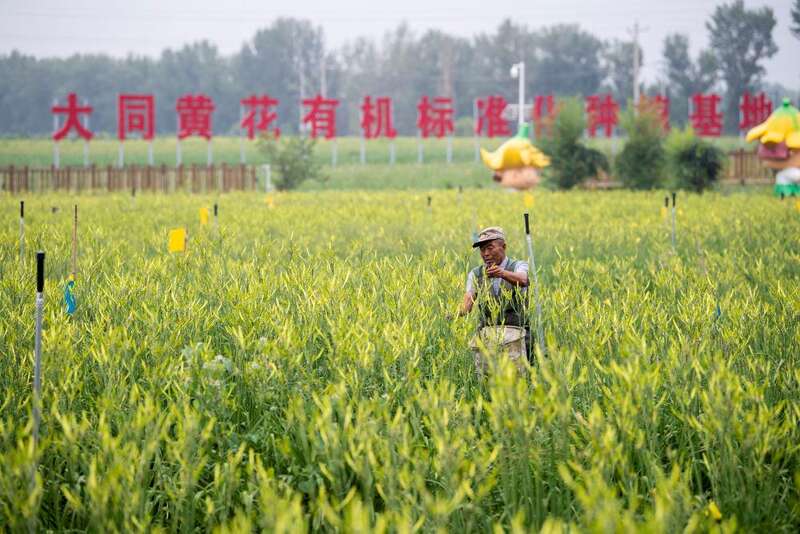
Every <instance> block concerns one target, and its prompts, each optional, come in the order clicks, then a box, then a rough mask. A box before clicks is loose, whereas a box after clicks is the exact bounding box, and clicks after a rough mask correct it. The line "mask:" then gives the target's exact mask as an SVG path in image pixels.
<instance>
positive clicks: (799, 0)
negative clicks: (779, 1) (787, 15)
mask: <svg viewBox="0 0 800 534" xmlns="http://www.w3.org/2000/svg"><path fill="white" fill-rule="evenodd" d="M791 30H792V35H794V36H795V37H797V38H798V39H800V0H794V6H792V26H791Z"/></svg>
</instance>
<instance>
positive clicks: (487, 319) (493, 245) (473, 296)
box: [459, 226, 531, 375]
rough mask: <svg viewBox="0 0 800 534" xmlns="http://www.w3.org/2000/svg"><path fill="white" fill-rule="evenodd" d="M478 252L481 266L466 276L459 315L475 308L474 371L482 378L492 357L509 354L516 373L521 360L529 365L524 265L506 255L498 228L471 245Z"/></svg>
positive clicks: (525, 266)
mask: <svg viewBox="0 0 800 534" xmlns="http://www.w3.org/2000/svg"><path fill="white" fill-rule="evenodd" d="M472 247H473V248H480V252H481V259H482V260H483V265H479V266H478V267H475V268H474V269H472V270H471V271H470V272H469V274H468V275H467V287H466V292H465V293H464V301H463V302H462V303H461V310H460V312H459V315H466V314H468V313H469V312H470V311H472V308H473V306H474V305H475V304H476V303H477V305H478V313H479V317H478V321H479V322H478V333H477V335H476V336H475V337H474V338H473V340H472V342H471V343H470V346H471V347H472V349H473V351H474V353H475V369H476V371H477V372H478V374H479V375H483V374H484V373H485V372H486V370H487V367H488V365H489V358H490V357H491V356H492V355H493V354H497V353H498V352H500V353H508V357H509V358H510V359H511V360H512V361H513V362H514V363H515V365H516V366H517V368H518V369H520V370H524V369H525V363H524V361H523V360H522V358H528V361H530V347H531V334H530V324H529V321H528V307H527V293H526V290H527V287H528V264H527V262H524V261H520V260H515V259H512V258H509V257H508V256H507V255H506V236H505V233H504V232H503V229H502V228H500V227H497V226H491V227H489V228H485V229H484V230H482V231H481V232H480V234H478V239H477V240H476V241H475V242H474V243H473V244H472Z"/></svg>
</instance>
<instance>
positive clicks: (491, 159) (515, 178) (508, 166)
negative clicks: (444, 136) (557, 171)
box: [481, 124, 550, 189]
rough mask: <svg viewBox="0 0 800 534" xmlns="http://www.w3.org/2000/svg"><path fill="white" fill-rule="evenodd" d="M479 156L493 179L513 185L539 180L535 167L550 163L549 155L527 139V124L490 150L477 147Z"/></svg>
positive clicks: (527, 185) (532, 184) (525, 185)
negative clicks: (496, 147) (489, 170)
mask: <svg viewBox="0 0 800 534" xmlns="http://www.w3.org/2000/svg"><path fill="white" fill-rule="evenodd" d="M481 159H482V160H483V163H484V165H486V166H487V167H489V169H491V170H492V172H493V176H492V178H493V179H494V180H495V181H496V182H499V183H500V185H502V186H504V187H511V188H514V189H530V188H532V187H535V186H536V185H537V184H538V183H539V173H538V172H537V171H538V169H541V168H543V167H547V166H548V165H550V159H549V158H548V157H547V156H545V155H544V154H543V153H542V151H540V150H539V149H538V148H536V147H535V146H533V144H532V143H531V141H530V139H529V136H528V125H527V124H523V125H522V126H520V128H519V131H518V132H517V135H515V136H514V137H512V138H511V139H508V140H507V141H506V142H505V143H503V144H502V145H500V147H499V148H498V149H497V150H495V151H494V152H489V151H488V150H486V149H483V148H481Z"/></svg>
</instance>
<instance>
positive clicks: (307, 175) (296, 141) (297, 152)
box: [259, 135, 326, 191]
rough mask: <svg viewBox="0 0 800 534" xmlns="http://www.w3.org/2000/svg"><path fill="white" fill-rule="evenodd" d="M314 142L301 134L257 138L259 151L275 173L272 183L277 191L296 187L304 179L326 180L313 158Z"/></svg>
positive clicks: (320, 166) (318, 164) (314, 140)
mask: <svg viewBox="0 0 800 534" xmlns="http://www.w3.org/2000/svg"><path fill="white" fill-rule="evenodd" d="M316 142H317V141H316V139H312V138H310V137H301V136H294V137H288V136H284V137H281V138H279V139H276V138H275V137H274V136H270V135H264V136H262V137H261V138H260V139H259V146H260V148H261V151H262V152H263V153H264V154H265V156H266V158H267V161H268V162H269V164H270V165H271V166H272V168H273V169H274V170H275V171H276V173H277V176H276V177H275V179H274V182H273V183H274V185H275V187H276V188H277V189H278V191H286V190H290V189H297V187H298V186H299V185H300V184H301V183H303V182H304V181H306V180H317V181H325V180H326V178H325V177H323V175H322V165H321V164H320V163H319V162H318V161H317V160H316V159H315V158H314V145H315V144H316Z"/></svg>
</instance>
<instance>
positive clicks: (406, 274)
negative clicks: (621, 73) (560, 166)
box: [0, 145, 800, 533]
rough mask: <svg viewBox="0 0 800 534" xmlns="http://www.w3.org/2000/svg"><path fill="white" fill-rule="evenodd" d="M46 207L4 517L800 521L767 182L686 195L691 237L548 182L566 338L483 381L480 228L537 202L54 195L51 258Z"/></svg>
mask: <svg viewBox="0 0 800 534" xmlns="http://www.w3.org/2000/svg"><path fill="white" fill-rule="evenodd" d="M4 146H7V145H4ZM4 150H5V149H4ZM4 154H7V152H4ZM45 156H46V154H45ZM4 157H5V156H4ZM6 162H7V160H6ZM428 194H430V195H431V200H432V202H431V206H430V208H428V206H427V196H428ZM18 200H19V198H16V197H9V196H2V197H0V244H1V245H2V247H0V260H2V261H0V286H1V287H0V530H3V531H25V530H36V531H50V530H53V531H76V530H90V531H94V532H114V531H119V532H130V531H148V532H149V531H156V530H164V531H169V532H190V531H206V530H215V531H218V532H231V531H237V532H241V531H245V532H248V531H254V530H263V531H266V532H273V531H278V532H281V531H290V532H305V531H307V530H309V529H313V530H324V531H343V532H364V531H368V530H375V531H381V532H415V531H422V532H432V531H437V532H447V531H454V532H473V531H481V532H486V531H492V530H493V529H495V530H497V529H504V530H513V531H515V532H526V531H531V530H540V529H541V530H542V531H545V532H551V533H556V532H567V531H591V532H628V531H643V532H664V533H672V532H680V531H686V532H707V531H712V530H713V529H716V528H720V529H721V531H734V530H737V529H739V530H742V531H748V532H765V531H766V532H797V531H798V530H799V529H800V361H799V360H798V358H800V241H798V238H797V236H798V235H800V210H798V209H797V208H796V206H795V204H794V202H791V203H790V202H789V201H784V202H781V201H779V200H777V199H775V198H773V197H772V196H771V194H770V192H769V191H768V190H767V189H763V190H757V189H756V190H748V191H739V192H733V193H730V192H727V193H725V192H712V193H707V194H705V195H702V196H698V195H679V197H678V213H677V241H676V247H675V248H674V249H673V247H672V245H671V240H670V229H669V222H668V220H667V219H666V218H665V216H664V214H662V213H661V206H662V201H663V192H652V193H633V192H623V191H616V192H610V193H602V194H599V193H590V192H569V193H557V192H537V193H536V194H535V204H534V207H533V209H532V213H533V221H534V225H533V229H534V245H535V251H536V262H537V265H538V268H539V271H538V274H539V280H540V285H541V295H542V307H543V325H544V331H545V332H546V340H547V349H548V352H547V355H546V356H545V355H542V354H538V355H537V358H536V361H535V363H534V365H533V366H532V367H531V368H530V370H529V372H528V374H527V375H526V376H524V375H523V376H520V375H518V374H517V372H516V370H515V369H514V368H513V366H510V365H508V364H507V362H506V361H505V360H503V359H502V358H500V359H498V364H499V365H498V368H497V369H496V370H495V372H493V373H492V374H491V375H490V376H488V377H487V378H486V379H483V380H481V379H478V378H477V377H476V376H475V372H474V366H473V362H472V355H471V352H470V349H469V347H468V343H469V340H470V338H471V336H472V334H473V333H474V329H475V317H474V316H472V317H465V318H455V319H452V318H450V317H449V314H451V313H452V312H454V311H455V310H456V308H457V305H458V303H459V302H460V300H461V297H462V295H463V291H464V281H465V275H466V272H467V269H468V268H469V267H470V266H474V265H476V264H477V263H478V262H479V258H478V256H477V254H475V253H474V252H473V250H472V249H471V247H470V239H471V238H470V235H471V232H472V231H473V230H474V228H475V227H476V226H477V225H483V226H486V225H489V224H499V225H501V226H503V227H505V229H506V230H507V233H508V236H509V252H510V255H512V256H514V257H525V256H526V252H525V241H524V235H523V228H522V213H523V211H524V209H525V208H524V206H523V198H522V196H521V195H520V194H510V193H506V192H503V191H499V190H497V189H483V190H477V189H466V190H465V191H464V193H463V196H462V195H460V194H459V193H458V191H457V190H455V189H451V190H446V189H440V190H435V191H432V192H430V193H429V192H428V191H426V190H418V191H416V192H414V191H383V192H366V191H349V192H348V191H314V192H308V191H301V192H293V193H286V194H277V195H275V196H274V197H273V200H272V202H271V204H270V203H268V202H265V196H264V195H263V194H244V193H237V194H229V195H224V196H220V197H204V196H199V195H196V196H188V195H183V194H177V195H163V196H155V195H148V194H143V195H137V196H136V198H135V199H132V198H131V197H130V196H128V195H110V196H101V195H84V196H68V195H51V194H48V195H30V196H28V197H27V198H26V199H25V200H26V217H25V224H26V226H25V254H24V258H23V260H20V258H19V221H18V212H17V210H18ZM74 202H77V204H78V206H79V213H80V222H79V255H78V276H77V286H76V295H77V303H78V306H77V311H76V313H75V314H74V315H72V316H69V315H67V314H66V313H65V307H64V302H63V290H64V284H65V281H66V278H67V275H68V273H69V270H70V267H69V264H70V246H71V237H70V236H71V228H72V223H71V210H72V204H73V203H74ZM214 202H218V203H219V207H220V212H219V213H220V215H219V225H218V227H215V226H214V225H213V223H212V224H210V225H208V226H200V224H199V219H198V209H199V208H201V207H209V206H211V205H212V204H213V203H214ZM53 208H57V210H54V209H53ZM178 226H185V227H186V228H187V229H188V232H189V240H188V249H187V251H186V252H185V253H177V254H169V253H168V252H167V233H168V231H169V229H171V228H174V227H178ZM37 249H41V250H45V251H46V254H47V260H46V266H47V278H46V288H45V314H44V336H43V348H42V366H43V367H42V368H43V374H42V384H43V385H42V391H43V393H42V424H41V437H40V441H39V443H38V446H34V443H33V439H32V424H31V406H32V381H33V378H32V376H33V344H34V294H35V282H34V263H35V262H34V261H33V254H34V251H35V250H37ZM531 293H532V292H529V294H531Z"/></svg>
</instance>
